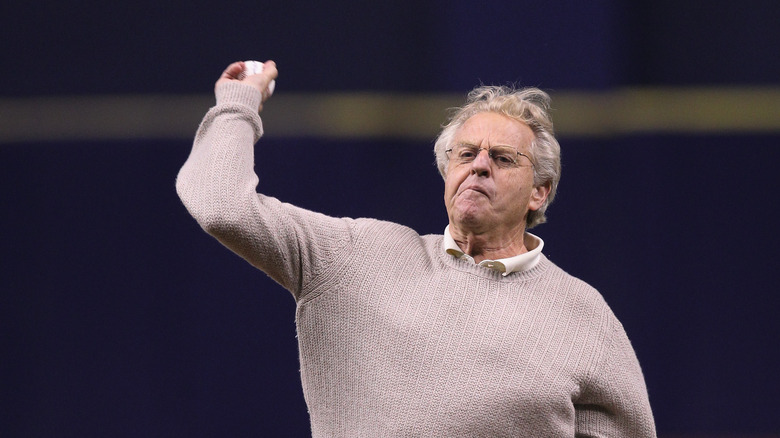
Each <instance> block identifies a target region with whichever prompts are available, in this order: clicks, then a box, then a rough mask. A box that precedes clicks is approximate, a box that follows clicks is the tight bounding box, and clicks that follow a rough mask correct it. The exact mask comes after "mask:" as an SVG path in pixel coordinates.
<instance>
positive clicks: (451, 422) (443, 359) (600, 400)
mask: <svg viewBox="0 0 780 438" xmlns="http://www.w3.org/2000/svg"><path fill="white" fill-rule="evenodd" d="M216 94H217V105H216V106H215V107H213V108H212V109H211V110H209V112H208V113H207V114H206V116H205V118H204V120H203V122H202V124H201V126H200V128H199V130H198V133H197V135H196V139H195V143H194V145H193V149H192V153H191V155H190V157H189V159H188V160H187V162H186V163H185V165H184V166H183V168H182V169H181V171H180V173H179V176H178V179H177V190H178V193H179V196H180V197H181V199H182V201H183V202H184V204H185V205H186V207H187V209H188V210H189V211H190V213H191V214H192V215H193V216H194V217H195V219H196V220H197V221H198V222H199V223H200V224H201V226H202V227H203V228H204V229H205V230H206V231H207V232H209V233H210V234H212V235H213V236H215V237H216V238H217V239H219V241H220V242H222V243H223V244H224V245H226V246H227V247H228V248H230V249H231V250H233V251H235V252H236V253H237V254H239V255H240V256H242V257H243V258H245V259H246V260H247V261H248V262H249V263H251V264H253V265H254V266H256V267H257V268H259V269H261V270H263V271H264V272H266V273H267V274H268V275H269V276H271V277H272V278H273V279H274V280H276V281H277V282H278V283H279V284H281V285H282V286H284V287H285V288H286V289H288V290H289V291H290V292H291V293H292V294H293V296H294V297H295V299H296V301H297V310H296V325H297V330H298V342H299V350H300V362H301V380H302V383H303V390H304V396H305V398H306V403H307V405H308V408H309V414H310V418H311V427H312V435H313V436H314V437H385V436H387V437H423V436H424V437H557V438H560V437H575V436H577V437H607V436H609V437H632V438H633V437H653V436H655V426H654V422H653V417H652V413H651V410H650V405H649V402H648V397H647V390H646V388H645V383H644V378H643V376H642V372H641V369H640V367H639V363H638V361H637V359H636V355H635V353H634V350H633V348H632V346H631V343H630V342H629V340H628V338H627V336H626V334H625V331H624V329H623V327H622V326H621V324H620V322H619V321H618V320H617V319H616V318H615V316H614V314H613V313H612V311H611V310H610V309H609V307H608V306H607V304H606V303H605V302H604V300H603V299H602V297H601V295H600V294H599V293H598V292H597V291H596V290H595V289H593V288H592V287H590V286H589V285H587V284H586V283H584V282H582V281H580V280H578V279H576V278H574V277H572V276H571V275H568V274H567V273H565V272H564V271H563V270H561V269H560V268H558V267H557V266H556V265H555V264H553V263H552V262H551V261H550V260H549V259H547V258H546V257H545V256H543V255H542V256H541V260H540V262H539V263H538V264H537V265H536V266H535V267H534V268H533V269H531V270H528V271H523V272H518V273H513V274H510V275H509V276H506V277H503V276H502V275H501V274H500V273H499V272H496V271H493V270H491V269H488V268H484V267H480V266H477V265H474V264H473V263H469V262H467V261H463V260H459V259H456V258H455V257H453V256H450V255H448V254H446V253H445V252H444V251H443V248H442V239H443V237H442V236H441V235H425V236H421V235H419V234H418V233H416V232H414V231H413V230H411V229H409V228H407V227H404V226H401V225H398V224H394V223H389V222H384V221H379V220H374V219H348V218H333V217H329V216H326V215H322V214H319V213H315V212H311V211H307V210H305V209H302V208H298V207H295V206H293V205H290V204H286V203H282V202H280V201H279V200H277V199H275V198H272V197H267V196H264V195H262V194H258V193H257V192H256V186H257V183H258V178H257V175H256V174H255V173H254V170H253V169H254V156H253V155H254V153H253V150H254V147H253V144H254V143H255V142H256V141H257V140H258V139H259V138H260V136H262V132H263V129H262V124H261V121H260V118H259V116H258V114H257V108H258V105H259V102H260V94H259V93H258V92H256V91H255V90H254V89H252V88H251V87H248V86H246V85H243V84H240V83H230V84H227V85H223V86H221V87H219V88H218V89H217V92H216Z"/></svg>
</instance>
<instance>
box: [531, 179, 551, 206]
mask: <svg viewBox="0 0 780 438" xmlns="http://www.w3.org/2000/svg"><path fill="white" fill-rule="evenodd" d="M549 194H550V183H547V184H544V185H541V186H537V187H534V189H533V191H532V192H531V199H529V201H528V209H529V210H533V211H536V210H539V209H540V208H542V206H543V205H544V201H546V200H547V195H549Z"/></svg>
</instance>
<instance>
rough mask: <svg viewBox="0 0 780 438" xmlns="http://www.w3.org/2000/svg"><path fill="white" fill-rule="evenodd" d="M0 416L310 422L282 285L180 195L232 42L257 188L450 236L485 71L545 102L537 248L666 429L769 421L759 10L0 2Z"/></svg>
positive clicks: (771, 315) (773, 85)
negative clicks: (177, 182) (564, 274)
mask: <svg viewBox="0 0 780 438" xmlns="http://www.w3.org/2000/svg"><path fill="white" fill-rule="evenodd" d="M0 17H2V18H0V20H2V26H0V41H2V43H0V47H1V48H0V54H1V55H2V64H1V65H0V187H2V189H1V190H0V229H1V230H2V231H0V233H1V234H0V236H2V237H1V239H2V241H1V242H2V246H1V247H0V248H2V253H1V254H2V258H1V259H0V339H2V344H0V345H1V347H0V348H1V350H0V378H1V379H2V380H1V381H0V385H1V386H0V403H1V405H0V435H2V436H8V437H53V436H57V437H71V436H73V437H75V436H79V437H81V436H112V437H123V436H127V437H137V436H146V437H158V436H159V437H163V436H165V437H173V436H176V437H178V436H192V437H223V436H307V435H308V434H309V424H308V417H307V412H306V406H305V403H304V401H303V396H302V392H301V389H300V382H299V374H298V371H299V364H298V358H297V350H296V346H297V344H296V339H295V327H294V321H293V319H294V310H295V309H294V302H293V300H292V297H291V296H290V294H289V293H288V292H286V291H285V290H283V289H281V288H280V287H279V286H278V285H276V284H275V283H274V282H273V281H271V280H270V279H268V277H266V276H265V274H263V273H262V272H259V271H256V270H254V268H252V267H250V266H249V265H247V264H246V263H244V262H243V261H242V260H241V259H239V258H238V257H237V256H235V255H233V254H232V253H230V252H229V251H227V250H225V249H224V248H223V247H221V245H220V244H219V243H218V242H216V241H215V240H214V239H212V238H211V237H209V236H208V235H206V234H205V233H203V232H202V231H201V230H200V228H199V227H198V225H197V224H196V223H195V221H194V220H193V219H192V218H191V217H190V216H189V215H188V214H187V212H186V211H185V209H184V207H183V206H182V205H181V203H180V201H179V200H178V198H177V196H176V194H175V191H174V179H175V176H176V173H177V171H178V169H179V167H180V166H181V165H182V164H183V162H184V160H185V159H186V157H187V155H188V153H189V148H190V146H191V139H192V136H193V134H194V132H195V129H196V128H197V125H198V122H199V120H200V118H201V116H202V115H203V114H204V113H205V111H206V110H207V109H208V107H209V106H210V105H212V104H213V97H212V94H211V92H212V87H213V83H214V81H215V80H216V79H217V77H218V75H219V74H220V72H221V71H222V70H223V69H224V68H225V67H226V66H227V64H229V63H230V62H232V61H235V60H242V59H259V60H265V59H274V60H275V61H276V62H277V64H278V66H279V70H280V76H279V79H278V81H277V89H276V94H275V96H274V98H273V99H272V100H271V101H270V102H268V103H267V104H266V108H265V110H264V113H263V117H264V122H265V130H266V133H267V135H266V137H265V138H263V139H262V140H261V141H260V143H259V144H258V146H257V158H258V160H257V161H258V162H257V171H258V173H259V174H260V189H261V190H263V191H264V192H265V193H268V194H271V195H274V196H277V197H279V198H280V199H282V200H285V201H289V202H292V203H295V204H297V205H300V206H303V207H307V208H310V209H314V210H318V211H322V212H325V213H327V214H331V215H336V216H353V217H359V216H366V217H377V218H381V219H387V220H392V221H396V222H399V223H402V224H405V225H408V226H411V227H413V228H414V229H416V230H417V231H418V232H420V233H441V232H442V230H443V228H444V226H445V225H446V215H445V211H444V208H443V204H442V190H443V183H442V181H441V178H440V177H439V176H438V174H437V172H436V169H435V167H434V165H433V155H432V152H431V149H432V144H433V139H434V138H435V136H436V134H437V132H438V127H439V125H440V124H441V123H443V122H444V120H445V118H446V114H447V113H446V109H447V108H448V107H450V106H454V105H457V104H459V103H460V102H461V101H462V100H463V97H464V96H465V93H466V92H467V91H468V90H470V89H471V88H472V87H474V86H476V85H479V84H481V83H484V84H506V83H518V84H520V85H524V86H538V87H541V88H543V89H545V90H547V91H548V92H550V94H551V95H552V97H553V106H554V112H553V116H554V118H555V121H556V128H557V131H558V136H559V138H560V142H561V145H562V148H563V163H564V167H563V178H562V181H561V186H560V190H559V195H558V198H557V199H556V202H555V203H554V204H553V205H552V206H551V208H550V210H549V218H550V221H549V223H548V224H544V225H542V226H540V227H538V228H537V229H536V230H535V233H537V234H538V235H540V236H541V237H542V238H543V239H544V240H545V242H546V245H545V253H546V254H547V255H548V256H549V257H550V258H551V259H552V260H553V261H555V262H556V263H557V264H559V265H560V266H561V267H563V268H564V269H566V270H568V271H569V272H570V273H572V274H573V275H575V276H578V277H581V278H583V279H584V280H586V281H588V282H589V283H591V284H593V285H594V286H595V287H596V288H598V289H599V290H600V291H601V292H602V294H603V295H604V296H605V298H606V299H607V301H608V302H609V303H610V305H611V306H612V308H613V310H614V311H615V313H616V314H617V315H618V317H619V318H620V319H621V320H622V322H623V324H624V326H625V328H626V330H627V332H628V334H629V336H630V338H631V339H632V341H633V344H634V347H635V349H636V351H637V355H638V356H639V359H640V362H641V364H642V366H643V370H644V372H645V376H646V379H647V384H648V389H649V393H650V400H651V403H652V405H653V409H654V413H655V416H656V421H657V426H658V431H659V436H662V437H767V436H780V416H778V415H777V412H776V411H777V407H776V398H777V394H778V393H780V378H778V372H777V370H778V365H779V364H778V334H779V333H780V319H778V317H777V307H778V303H779V302H780V300H779V299H778V298H777V293H778V287H777V278H778V276H777V271H776V269H777V267H776V266H775V263H777V260H778V259H776V258H775V257H777V248H778V243H779V242H778V236H777V227H776V225H777V223H778V220H780V215H778V213H777V211H776V210H777V206H776V204H777V195H776V191H777V189H778V176H777V167H778V164H780V83H779V82H780V61H778V59H779V57H778V55H780V52H779V51H778V48H777V47H778V43H780V26H778V25H777V23H778V18H780V3H778V2H776V1H774V0H763V1H762V0H746V1H742V2H732V1H725V0H715V1H710V2H698V1H692V0H675V1H671V0H654V1H649V0H634V1H627V2H623V1H617V0H594V1H588V2H586V1H550V2H533V3H532V2H522V1H495V2H490V1H485V2H458V1H456V2H445V1H439V0H430V1H425V0H415V1H412V0H400V1H393V2H364V1H353V0H345V1H332V0H324V1H318V2H302V1H279V2H263V1H256V2H248V1H244V0H234V1H232V2H217V1H211V0H204V1H198V0H195V1H190V2H183V1H171V2H160V1H149V0H135V1H133V2H128V1H122V0H120V1H116V2H95V1H91V0H87V1H81V2H78V3H69V2H54V1H44V2H21V1H18V0H10V1H6V2H3V3H2V5H0Z"/></svg>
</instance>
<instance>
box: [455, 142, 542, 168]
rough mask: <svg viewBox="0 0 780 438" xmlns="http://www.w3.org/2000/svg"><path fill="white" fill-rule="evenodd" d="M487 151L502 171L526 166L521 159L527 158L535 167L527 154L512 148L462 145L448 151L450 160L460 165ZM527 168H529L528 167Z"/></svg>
mask: <svg viewBox="0 0 780 438" xmlns="http://www.w3.org/2000/svg"><path fill="white" fill-rule="evenodd" d="M482 150H485V151H487V153H488V157H490V159H491V160H493V162H494V163H495V164H496V166H498V167H499V168H501V169H511V168H514V167H524V166H526V165H525V164H524V163H525V160H523V159H521V158H520V157H521V156H522V157H525V158H526V160H528V163H530V164H531V167H533V165H534V162H533V160H531V157H529V156H528V155H526V154H523V153H521V152H520V151H518V150H517V149H515V148H513V147H511V146H492V147H489V148H481V147H477V146H474V145H472V144H465V143H461V144H459V145H457V146H455V147H454V148H450V149H447V150H446V151H444V152H446V153H447V157H449V159H450V160H454V161H455V162H456V163H458V164H468V163H471V162H472V161H474V160H476V159H477V155H479V153H480V152H481V151H482ZM526 167H527V166H526Z"/></svg>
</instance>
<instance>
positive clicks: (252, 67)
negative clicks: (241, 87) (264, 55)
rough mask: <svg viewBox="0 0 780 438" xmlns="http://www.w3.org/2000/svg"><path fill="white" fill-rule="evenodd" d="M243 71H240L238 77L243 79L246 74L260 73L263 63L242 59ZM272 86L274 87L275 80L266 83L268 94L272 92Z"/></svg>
mask: <svg viewBox="0 0 780 438" xmlns="http://www.w3.org/2000/svg"><path fill="white" fill-rule="evenodd" d="M244 66H245V67H244V71H243V72H241V75H240V76H239V79H244V78H245V77H247V76H252V75H256V74H260V73H262V72H263V63H262V62H259V61H244ZM274 88H276V81H274V80H272V81H271V82H270V83H269V84H268V88H267V90H268V95H269V96H270V95H272V94H274Z"/></svg>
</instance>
